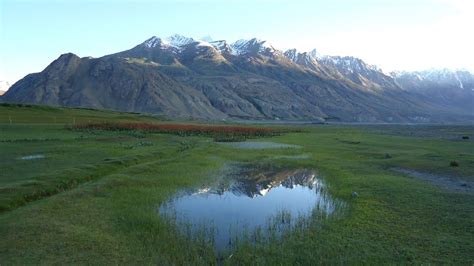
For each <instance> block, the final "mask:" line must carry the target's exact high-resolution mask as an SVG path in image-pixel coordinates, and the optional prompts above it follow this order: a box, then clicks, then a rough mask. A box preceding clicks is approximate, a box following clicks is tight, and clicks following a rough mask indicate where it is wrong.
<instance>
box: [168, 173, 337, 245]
mask: <svg viewBox="0 0 474 266" xmlns="http://www.w3.org/2000/svg"><path fill="white" fill-rule="evenodd" d="M324 188H325V185H324V183H323V182H322V180H321V179H319V178H318V177H317V175H316V174H315V172H314V171H311V170H306V169H303V170H301V169H299V170H283V171H276V172H275V171H273V172H272V171H268V172H263V173H253V172H251V171H248V172H245V171H242V172H240V173H239V174H238V175H233V176H227V177H224V178H222V180H221V181H220V182H219V183H218V184H216V185H214V186H209V187H203V188H199V189H197V190H194V191H191V192H189V191H187V192H186V191H183V192H181V193H178V194H177V195H176V196H175V197H173V198H171V199H170V200H169V201H168V202H166V203H165V204H163V205H162V206H161V207H160V209H159V212H160V214H161V215H162V216H164V217H168V218H172V219H174V220H175V221H176V224H177V226H178V227H179V228H181V229H182V230H181V231H183V232H184V231H186V232H188V233H189V232H190V234H191V235H190V237H193V234H195V235H197V234H199V235H201V236H202V235H203V233H204V235H206V238H208V239H207V240H209V241H210V242H212V243H214V245H215V248H216V250H217V251H222V250H226V249H229V247H230V246H229V245H231V243H232V242H235V241H234V240H235V239H237V238H242V237H243V235H244V234H249V233H250V234H252V232H254V231H256V230H259V231H260V232H263V234H264V235H265V232H268V231H269V229H270V228H273V230H277V232H274V233H277V234H280V233H282V232H280V231H283V230H291V228H292V227H293V226H294V225H295V223H296V221H297V220H298V219H304V218H308V217H309V216H311V215H312V214H313V213H314V212H318V214H321V215H318V217H327V216H328V215H330V214H332V213H333V212H334V211H335V210H336V208H337V207H338V205H339V203H340V202H338V201H335V200H333V199H332V197H331V196H330V195H329V194H328V193H327V192H326V190H325V189H324ZM283 214H284V216H285V217H287V218H286V219H276V217H277V216H278V215H280V216H281V215H283ZM277 220H278V221H279V222H280V220H281V222H282V223H284V224H285V226H283V227H281V226H276V224H275V221H277ZM189 229H191V230H189ZM262 229H263V230H262Z"/></svg>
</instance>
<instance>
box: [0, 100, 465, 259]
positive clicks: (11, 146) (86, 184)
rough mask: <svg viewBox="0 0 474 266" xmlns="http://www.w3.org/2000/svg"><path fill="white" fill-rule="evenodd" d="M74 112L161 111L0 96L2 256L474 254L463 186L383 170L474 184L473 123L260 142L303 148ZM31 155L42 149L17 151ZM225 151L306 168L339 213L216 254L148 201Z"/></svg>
mask: <svg viewBox="0 0 474 266" xmlns="http://www.w3.org/2000/svg"><path fill="white" fill-rule="evenodd" d="M79 122H81V123H103V122H153V123H155V122H156V123H160V122H161V120H160V119H158V118H154V117H150V116H143V115H138V114H128V113H114V112H101V111H94V110H80V109H56V108H48V107H18V106H0V151H1V153H0V169H1V171H0V186H1V187H0V189H1V190H0V192H1V195H0V204H1V205H0V206H1V208H2V209H1V210H2V212H1V213H0V225H1V226H0V235H2V241H1V242H0V261H1V263H2V264H5V265H10V264H33V263H34V264H36V263H41V264H53V263H54V264H63V263H79V264H117V263H118V264H131V263H133V264H189V263H192V264H215V263H217V262H223V263H229V264H243V263H245V264H271V265H274V264H314V263H387V262H393V263H459V264H472V263H474V255H473V254H474V244H473V243H474V224H473V221H474V196H473V195H472V194H469V193H457V192H454V191H451V190H448V189H444V188H443V187H440V186H436V185H435V184H433V183H428V182H424V181H420V180H417V179H414V178H411V177H409V176H406V175H403V174H398V173H396V172H394V171H392V170H391V169H392V168H393V167H401V168H407V169H413V170H417V171H420V172H430V173H434V174H439V175H443V176H449V177H450V178H453V179H458V180H465V181H474V142H473V141H472V139H473V138H472V136H473V135H474V128H473V127H450V128H451V131H449V132H454V133H453V134H454V136H455V137H449V138H444V137H442V136H441V135H442V134H444V133H443V132H445V131H446V130H439V129H437V128H436V127H426V128H425V127H424V128H420V129H417V128H408V129H407V127H404V126H398V127H393V128H373V127H355V126H327V125H320V126H312V127H305V128H303V130H301V132H296V133H295V132H293V133H292V132H289V133H285V134H281V135H279V136H264V137H263V138H259V139H257V140H258V141H266V142H277V143H284V144H293V145H299V146H301V148H279V149H239V148H236V147H233V146H231V145H221V144H218V143H216V142H215V141H214V140H213V138H212V136H177V135H174V134H164V133H160V132H139V133H137V132H135V131H127V130H125V131H107V130H87V131H79V130H70V129H67V128H66V127H65V125H71V124H74V123H79ZM167 123H169V122H167ZM410 130H412V131H413V132H418V131H420V130H425V131H429V134H425V135H421V136H420V134H418V135H415V134H412V135H410V134H406V132H407V131H410ZM436 130H439V132H440V134H439V135H436V134H435V135H433V131H436ZM400 132H403V134H402V133H400ZM456 134H458V135H459V136H464V135H468V136H471V137H470V139H464V140H463V139H462V138H461V137H459V138H458V137H457V135H456ZM440 136H441V137H440ZM450 136H452V134H451V135H450ZM31 155H43V156H44V157H42V158H37V159H22V158H24V157H27V156H31ZM294 158H298V159H294ZM451 161H457V162H458V164H459V166H457V167H453V166H450V162H451ZM227 162H244V163H262V164H271V165H275V166H287V167H302V168H311V169H315V170H317V171H318V172H319V173H320V174H321V176H322V177H324V179H325V181H326V183H328V184H329V189H330V192H331V193H332V194H333V195H334V196H335V197H337V198H339V199H341V200H344V201H345V202H346V203H347V205H348V210H347V212H346V213H345V215H344V217H342V218H339V219H334V220H330V221H329V222H327V223H325V224H320V223H315V224H314V225H311V226H310V227H309V228H307V229H305V230H304V231H297V232H295V233H294V234H291V235H289V236H288V237H286V238H285V239H284V240H281V241H275V242H273V243H270V244H265V245H259V246H256V247H255V246H246V245H243V246H240V247H238V248H237V249H236V250H235V251H233V252H232V256H230V254H229V256H226V257H224V258H217V257H216V254H215V253H214V251H213V248H212V247H210V246H208V245H206V244H205V243H200V242H196V241H190V240H189V239H186V238H185V237H184V236H181V235H180V234H178V233H177V229H176V228H174V226H173V225H170V224H169V223H168V222H167V221H165V220H163V219H161V218H160V216H159V215H158V213H157V209H158V207H159V206H160V204H161V203H162V202H164V201H165V200H166V199H167V198H169V197H170V196H172V195H173V193H175V192H176V191H178V190H180V189H182V188H186V187H193V186H196V185H200V184H204V183H206V182H209V181H211V180H212V179H214V178H217V175H216V173H217V172H218V170H219V169H220V168H221V167H222V166H223V165H224V164H225V163H227ZM352 192H357V194H358V195H359V196H358V197H352V196H351V194H352Z"/></svg>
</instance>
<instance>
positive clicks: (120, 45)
mask: <svg viewBox="0 0 474 266" xmlns="http://www.w3.org/2000/svg"><path fill="white" fill-rule="evenodd" d="M473 14H474V0H345V1H343V0H307V1H305V0H301V1H299V0H288V1H287V0H240V1H238V0H230V1H225V0H181V1H171V0H158V1H151V0H138V1H132V0H115V1H114V0H82V1H79V0H16V1H14V0H0V81H1V80H7V81H10V82H15V81H17V80H18V79H21V78H22V77H24V76H25V75H26V74H28V73H31V72H39V71H41V70H43V69H44V68H45V67H46V66H47V65H48V64H49V63H50V62H51V61H53V60H54V59H56V58H57V57H58V56H59V55H60V54H62V53H66V52H73V53H75V54H77V55H79V56H81V57H82V56H93V57H98V56H102V55H106V54H110V53H114V52H119V51H122V50H126V49H129V48H131V47H133V46H135V45H137V44H138V43H141V42H143V41H144V40H146V39H147V38H149V37H151V36H154V35H156V36H161V37H166V36H169V35H171V34H174V33H178V34H182V35H185V36H190V37H195V38H199V37H203V36H207V35H209V36H211V37H212V38H213V39H215V40H217V39H226V40H229V41H235V40H237V39H240V38H252V37H258V38H260V39H264V40H268V41H269V42H270V43H271V44H273V45H274V46H275V47H276V48H278V49H288V48H297V49H299V50H301V51H306V50H311V49H313V48H316V49H318V50H319V51H320V53H322V54H329V55H353V56H357V57H360V58H362V59H363V60H365V61H366V62H368V63H370V64H376V65H378V66H380V67H382V69H383V70H384V71H386V72H388V71H392V70H421V69H426V68H442V67H447V68H453V69H456V68H466V69H468V70H470V71H474V52H473V48H474V37H473V36H474V34H473V32H474V15H473Z"/></svg>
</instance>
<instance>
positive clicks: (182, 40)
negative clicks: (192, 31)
mask: <svg viewBox="0 0 474 266" xmlns="http://www.w3.org/2000/svg"><path fill="white" fill-rule="evenodd" d="M166 41H167V43H168V44H169V45H171V46H173V47H176V48H182V47H183V46H186V45H188V44H191V43H193V42H196V41H195V40H194V39H193V38H189V37H185V36H182V35H179V34H174V35H171V36H169V37H168V38H166Z"/></svg>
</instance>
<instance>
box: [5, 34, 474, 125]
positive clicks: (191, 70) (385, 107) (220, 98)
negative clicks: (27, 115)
mask: <svg viewBox="0 0 474 266" xmlns="http://www.w3.org/2000/svg"><path fill="white" fill-rule="evenodd" d="M463 75H464V74H463ZM458 76H459V75H458ZM465 76H466V77H465V78H466V80H469V77H470V78H471V80H472V75H471V74H470V73H467V74H465ZM463 78H464V76H463ZM466 82H467V81H466ZM433 84H434V85H436V86H434V85H433ZM463 84H468V83H463ZM451 85H452V84H451V83H450V82H447V83H445V82H444V80H443V79H430V81H429V82H428V83H427V82H426V79H424V81H417V80H416V79H413V78H412V77H411V76H410V75H409V74H401V73H394V74H392V75H387V74H385V73H383V72H382V71H381V70H380V69H378V68H377V67H375V66H371V65H367V64H366V63H365V62H363V61H362V60H360V59H357V58H354V57H337V56H321V55H319V54H318V53H317V52H316V50H313V51H311V52H298V51H297V50H295V49H292V50H288V51H280V50H278V49H275V48H274V47H273V46H272V45H271V44H269V43H268V42H266V41H262V40H259V39H251V40H239V41H237V42H235V43H227V42H226V41H223V40H222V41H209V42H204V41H200V40H194V39H192V38H187V37H184V36H179V35H174V36H171V37H169V38H166V39H162V38H158V37H152V38H150V39H148V40H146V41H145V42H143V43H141V44H139V45H137V46H135V47H133V48H132V49H130V50H127V51H123V52H119V53H116V54H112V55H107V56H104V57H101V58H79V57H78V56H76V55H74V54H70V53H69V54H64V55H61V56H60V57H59V58H58V59H57V60H55V61H54V62H52V63H51V64H50V65H49V66H48V67H47V68H46V69H45V70H43V71H42V72H40V73H34V74H30V75H27V76H26V77H25V78H23V79H22V80H20V81H18V82H17V83H15V84H14V85H13V86H12V87H11V89H10V90H9V91H8V92H7V93H6V94H5V95H4V96H2V97H1V98H0V99H1V100H2V101H4V102H16V103H40V104H47V105H55V106H72V107H90V108H98V109H101V108H105V109H113V110H119V111H133V112H144V113H154V114H162V115H165V116H167V117H172V118H197V119H209V120H222V119H252V120H255V119H262V120H316V121H348V122H467V121H474V112H473V109H472V106H473V104H471V103H474V94H473V91H472V89H471V87H469V86H470V85H469V86H468V85H464V86H463V87H462V88H459V86H458V87H456V86H454V87H453V86H451ZM434 95H436V97H434ZM453 95H456V97H452V96H453Z"/></svg>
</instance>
